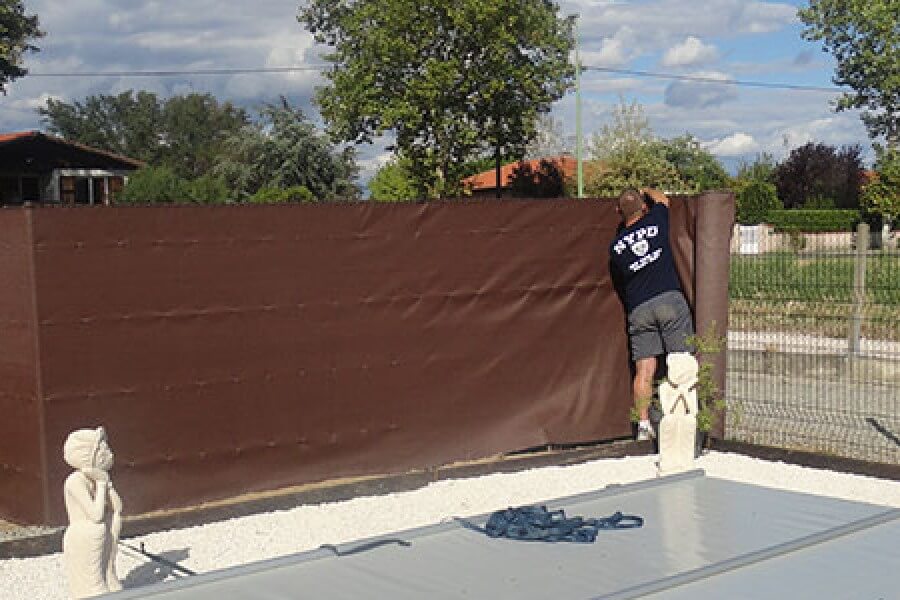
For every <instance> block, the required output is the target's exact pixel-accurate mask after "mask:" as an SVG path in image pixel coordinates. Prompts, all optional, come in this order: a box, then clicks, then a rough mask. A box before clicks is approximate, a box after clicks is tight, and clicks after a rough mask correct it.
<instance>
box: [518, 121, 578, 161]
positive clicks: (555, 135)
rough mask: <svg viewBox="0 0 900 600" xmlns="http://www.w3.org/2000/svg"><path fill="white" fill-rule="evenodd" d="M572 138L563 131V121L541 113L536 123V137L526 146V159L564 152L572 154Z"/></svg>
mask: <svg viewBox="0 0 900 600" xmlns="http://www.w3.org/2000/svg"><path fill="white" fill-rule="evenodd" d="M574 145H575V144H574V143H572V140H571V139H570V138H569V137H567V136H566V135H565V134H564V133H563V123H562V121H557V120H556V119H554V118H553V117H552V116H550V115H541V116H539V117H538V119H537V122H536V124H535V135H534V139H532V140H531V142H530V143H529V144H528V146H527V147H526V148H525V157H524V158H525V160H540V159H543V158H549V157H554V156H560V155H562V154H572V148H573V147H574Z"/></svg>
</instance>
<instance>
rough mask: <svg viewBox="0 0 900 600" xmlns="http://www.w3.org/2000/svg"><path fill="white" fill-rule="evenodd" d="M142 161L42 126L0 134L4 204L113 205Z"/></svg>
mask: <svg viewBox="0 0 900 600" xmlns="http://www.w3.org/2000/svg"><path fill="white" fill-rule="evenodd" d="M142 166H144V164H143V163H142V162H140V161H138V160H135V159H133V158H127V157H125V156H119V155H117V154H113V153H111V152H106V151H104V150H97V149H96V148H90V147H88V146H84V145H82V144H78V143H75V142H69V141H66V140H64V139H62V138H58V137H55V136H52V135H47V134H44V133H41V132H39V131H23V132H19V133H0V204H5V205H16V204H23V203H25V202H35V203H45V204H51V203H53V204H111V203H112V202H113V201H114V200H115V198H116V195H117V194H118V193H119V192H120V191H121V190H122V188H123V187H124V186H125V182H126V180H127V178H128V174H129V173H131V172H132V171H134V170H136V169H139V168H141V167H142Z"/></svg>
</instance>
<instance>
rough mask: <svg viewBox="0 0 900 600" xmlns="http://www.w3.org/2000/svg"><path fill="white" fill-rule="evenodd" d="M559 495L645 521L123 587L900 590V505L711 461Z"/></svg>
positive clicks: (230, 591) (205, 592)
mask: <svg viewBox="0 0 900 600" xmlns="http://www.w3.org/2000/svg"><path fill="white" fill-rule="evenodd" d="M547 505H548V508H551V509H556V508H563V509H565V511H566V514H567V515H569V516H575V515H579V516H584V517H601V516H607V515H610V514H612V513H614V512H616V511H622V512H624V513H627V514H635V515H640V516H642V517H644V519H645V524H644V527H643V528H641V529H625V530H616V531H601V532H600V534H599V535H598V537H597V541H596V542H594V543H593V544H576V543H565V542H560V543H545V542H522V541H512V540H507V539H492V538H488V537H487V536H485V535H483V534H481V533H478V532H477V531H473V530H471V529H469V528H467V527H465V526H464V525H462V524H460V523H458V522H449V523H444V524H441V525H435V526H431V527H424V528H419V529H414V530H410V531H404V532H398V533H396V534H394V535H391V536H385V537H381V538H375V539H373V540H366V541H362V542H358V543H353V544H347V545H345V546H341V547H340V548H337V550H338V552H340V553H342V554H344V555H343V556H337V555H336V553H335V552H334V551H333V550H330V549H318V550H314V551H310V552H304V553H301V554H297V555H293V556H287V557H284V558H280V559H276V560H270V561H264V562H260V563H254V564H251V565H245V566H242V567H236V568H232V569H226V570H222V571H218V572H214V573H208V574H204V575H198V576H196V577H190V578H186V579H181V580H178V581H175V582H171V583H164V584H157V585H153V586H148V587H144V588H139V589H134V590H126V591H124V592H120V593H119V594H113V595H111V596H109V598H110V599H111V600H112V599H113V598H115V599H116V600H120V599H125V598H153V599H154V600H184V599H188V598H190V599H192V600H213V599H216V600H218V599H222V598H240V599H248V600H256V599H267V600H271V599H275V598H292V599H293V598H327V599H331V598H336V599H342V598H347V599H353V600H357V599H360V598H391V599H416V600H418V599H421V598H489V599H491V600H499V599H505V598H515V599H531V598H534V599H541V600H544V599H554V600H556V599H560V600H565V599H579V600H580V599H588V598H592V599H593V598H603V599H625V598H652V599H653V600H661V599H665V600H671V599H675V598H685V599H688V598H690V599H692V600H696V599H697V598H728V599H729V600H732V599H742V598H765V599H771V598H782V597H785V598H791V599H792V600H801V599H806V598H809V599H816V600H820V599H823V598H867V599H873V600H877V599H879V598H881V599H884V600H887V599H888V598H892V599H893V598H900V510H892V509H888V508H885V507H883V506H874V505H870V504H862V503H858V502H847V501H842V500H834V499H831V498H824V497H820V496H811V495H807V494H798V493H793V492H785V491H780V490H775V489H769V488H763V487H758V486H753V485H746V484H741V483H735V482H732V481H726V480H721V479H714V478H710V477H705V476H704V475H703V473H702V471H692V472H690V473H685V474H683V475H678V476H673V477H667V478H662V479H658V480H655V481H651V482H645V483H640V484H635V485H627V486H610V487H608V488H606V489H603V490H601V491H597V492H591V493H588V494H582V495H579V496H572V497H568V498H560V499H557V500H553V501H550V502H548V503H547ZM485 520H486V518H485V517H481V518H476V519H472V520H471V521H472V522H474V523H477V524H483V523H484V522H485ZM399 541H402V542H408V544H405V545H404V544H400V543H398V542H399ZM348 552H349V554H347V553H348Z"/></svg>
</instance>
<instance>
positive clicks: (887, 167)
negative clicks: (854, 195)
mask: <svg viewBox="0 0 900 600" xmlns="http://www.w3.org/2000/svg"><path fill="white" fill-rule="evenodd" d="M876 152H877V160H876V161H875V173H876V176H875V179H874V180H873V181H871V182H869V183H868V184H867V185H866V186H865V189H864V191H863V195H862V205H863V206H864V207H865V209H866V210H867V211H868V212H870V213H874V214H877V215H880V216H881V217H882V218H883V219H885V220H886V221H888V222H895V221H896V220H897V219H898V218H900V150H896V149H884V148H876Z"/></svg>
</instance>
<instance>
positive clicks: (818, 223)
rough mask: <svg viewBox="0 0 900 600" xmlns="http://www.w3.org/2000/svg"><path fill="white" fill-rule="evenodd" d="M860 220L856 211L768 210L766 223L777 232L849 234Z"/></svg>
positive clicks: (860, 217)
mask: <svg viewBox="0 0 900 600" xmlns="http://www.w3.org/2000/svg"><path fill="white" fill-rule="evenodd" d="M861 220H862V216H861V215H860V212H859V211H858V210H803V209H794V210H770V211H769V212H768V213H767V214H766V221H767V222H768V223H769V224H770V225H772V226H773V227H774V228H775V231H778V232H782V231H784V232H791V231H799V232H804V233H824V232H829V231H841V232H851V231H853V230H854V229H855V228H856V225H857V224H858V223H859V222H860V221H861Z"/></svg>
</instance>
